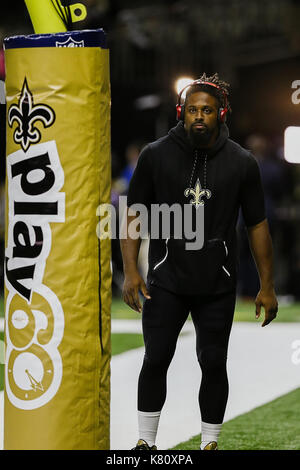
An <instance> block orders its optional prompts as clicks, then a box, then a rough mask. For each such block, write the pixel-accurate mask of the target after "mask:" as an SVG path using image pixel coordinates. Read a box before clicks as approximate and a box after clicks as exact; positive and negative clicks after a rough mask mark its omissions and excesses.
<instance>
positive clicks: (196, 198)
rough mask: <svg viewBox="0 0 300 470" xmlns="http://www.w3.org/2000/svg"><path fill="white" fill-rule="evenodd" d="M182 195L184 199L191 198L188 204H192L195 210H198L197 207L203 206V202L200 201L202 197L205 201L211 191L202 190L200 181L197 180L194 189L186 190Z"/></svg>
mask: <svg viewBox="0 0 300 470" xmlns="http://www.w3.org/2000/svg"><path fill="white" fill-rule="evenodd" d="M184 195H185V196H186V197H188V196H193V198H192V199H191V200H190V204H193V205H194V206H195V207H196V209H198V207H200V206H203V205H204V201H202V198H203V197H206V198H207V199H209V198H210V197H211V191H210V190H209V189H202V187H201V183H200V180H199V178H198V179H197V181H196V184H195V187H194V188H186V189H185V191H184Z"/></svg>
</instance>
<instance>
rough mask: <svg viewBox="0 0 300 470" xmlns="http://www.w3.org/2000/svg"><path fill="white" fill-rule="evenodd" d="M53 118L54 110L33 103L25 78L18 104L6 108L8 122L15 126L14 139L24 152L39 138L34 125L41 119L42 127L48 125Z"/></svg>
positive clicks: (44, 105) (51, 122) (39, 135)
mask: <svg viewBox="0 0 300 470" xmlns="http://www.w3.org/2000/svg"><path fill="white" fill-rule="evenodd" d="M54 120H55V112H54V111H53V109H52V108H50V106H48V105H46V104H34V101H33V96H32V93H31V91H30V90H29V87H28V84H27V80H26V78H25V80H24V83H23V87H22V91H21V96H20V99H19V103H18V105H16V104H12V105H11V106H10V108H9V110H8V124H9V126H10V127H12V126H13V123H14V121H16V123H17V128H16V129H15V131H14V141H15V142H16V144H21V146H22V149H23V150H24V151H25V152H26V150H27V149H28V148H29V146H30V145H31V144H36V143H38V142H39V141H40V140H41V132H40V131H39V129H38V128H37V127H36V126H35V125H34V124H35V123H37V122H38V121H41V122H42V123H43V125H44V127H49V126H51V125H52V124H53V122H54Z"/></svg>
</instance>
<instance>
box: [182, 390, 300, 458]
mask: <svg viewBox="0 0 300 470" xmlns="http://www.w3.org/2000/svg"><path fill="white" fill-rule="evenodd" d="M299 416H300V388H298V389H296V390H294V391H292V392H290V393H288V394H287V395H283V396H281V397H279V398H277V399H276V400H273V401H271V402H269V403H267V404H266V405H263V406H260V407H258V408H255V409H254V410H253V411H250V412H249V413H245V414H243V415H241V416H238V417H237V418H235V419H232V420H231V421H228V422H226V423H224V425H223V426H222V431H221V434H220V437H219V441H218V446H219V449H220V450H300V420H299ZM200 440H201V436H200V435H198V436H195V437H193V438H192V439H190V440H189V441H187V442H183V443H181V444H178V445H177V446H176V447H174V449H180V450H197V449H199V446H200Z"/></svg>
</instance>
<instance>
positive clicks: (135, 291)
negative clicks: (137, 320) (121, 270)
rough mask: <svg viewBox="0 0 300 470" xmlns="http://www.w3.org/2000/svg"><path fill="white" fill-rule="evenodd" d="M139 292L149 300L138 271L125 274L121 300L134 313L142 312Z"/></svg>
mask: <svg viewBox="0 0 300 470" xmlns="http://www.w3.org/2000/svg"><path fill="white" fill-rule="evenodd" d="M139 292H141V293H142V294H143V296H144V297H145V298H146V299H150V298H151V297H150V295H149V293H148V291H147V287H146V284H145V282H144V280H143V278H142V277H141V276H140V274H139V272H138V271H135V272H133V273H130V274H126V275H125V280H124V286H123V300H124V302H125V303H126V304H127V305H129V307H131V308H132V309H133V310H135V311H136V312H141V311H142V307H141V303H140V298H139Z"/></svg>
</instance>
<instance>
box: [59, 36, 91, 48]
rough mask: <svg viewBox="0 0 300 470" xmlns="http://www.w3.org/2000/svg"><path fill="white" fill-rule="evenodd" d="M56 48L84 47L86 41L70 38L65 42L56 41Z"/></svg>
mask: <svg viewBox="0 0 300 470" xmlns="http://www.w3.org/2000/svg"><path fill="white" fill-rule="evenodd" d="M55 46H56V47H84V41H83V40H82V41H75V40H74V39H72V38H71V37H69V38H68V39H67V40H66V41H65V42H59V41H56V43H55Z"/></svg>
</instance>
